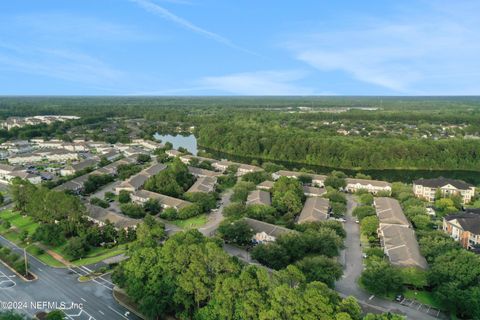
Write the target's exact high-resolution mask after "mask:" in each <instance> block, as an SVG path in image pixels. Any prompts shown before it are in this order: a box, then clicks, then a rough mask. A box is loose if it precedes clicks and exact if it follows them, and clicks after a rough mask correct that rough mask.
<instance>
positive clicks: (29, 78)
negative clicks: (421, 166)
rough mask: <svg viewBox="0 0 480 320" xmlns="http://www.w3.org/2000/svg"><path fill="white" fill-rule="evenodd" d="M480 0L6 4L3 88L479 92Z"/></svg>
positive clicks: (0, 7)
mask: <svg viewBox="0 0 480 320" xmlns="http://www.w3.org/2000/svg"><path fill="white" fill-rule="evenodd" d="M479 12H480V1H476V0H472V1H465V0H455V1H451V0H422V1H413V0H402V1H398V0H381V1H380V0H378V1H377V0H372V1H357V0H350V1H346V0H344V1H342V0H339V1H327V0H300V1H278V0H276V1H274V0H261V1H259V0H242V1H233V0H68V1H65V0H42V1H38V0H28V1H27V0H16V1H1V2H0V94H2V95H478V94H480V18H479V17H480V16H479Z"/></svg>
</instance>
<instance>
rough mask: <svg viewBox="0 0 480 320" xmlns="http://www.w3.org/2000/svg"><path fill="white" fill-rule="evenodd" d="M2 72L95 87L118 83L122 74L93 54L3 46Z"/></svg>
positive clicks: (1, 53)
mask: <svg viewBox="0 0 480 320" xmlns="http://www.w3.org/2000/svg"><path fill="white" fill-rule="evenodd" d="M0 49H3V50H2V52H0V70H12V71H15V72H21V73H26V74H34V75H40V76H45V77H50V78H56V79H62V80H66V81H71V82H78V83H83V84H88V85H92V86H106V85H115V84H118V83H119V81H120V80H121V79H123V78H124V74H123V72H121V71H119V70H117V69H115V68H112V67H110V66H109V65H108V64H106V63H105V62H103V61H101V60H99V59H97V58H95V57H92V56H90V55H87V54H84V53H81V52H76V51H71V50H60V49H46V48H38V47H23V46H15V45H10V44H5V43H0Z"/></svg>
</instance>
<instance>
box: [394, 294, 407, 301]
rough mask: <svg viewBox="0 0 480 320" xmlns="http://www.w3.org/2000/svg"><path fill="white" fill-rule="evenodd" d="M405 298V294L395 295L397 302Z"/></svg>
mask: <svg viewBox="0 0 480 320" xmlns="http://www.w3.org/2000/svg"><path fill="white" fill-rule="evenodd" d="M404 299H405V297H404V296H403V294H397V295H396V296H395V301H397V302H402V301H403V300H404Z"/></svg>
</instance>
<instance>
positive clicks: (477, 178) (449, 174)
mask: <svg viewBox="0 0 480 320" xmlns="http://www.w3.org/2000/svg"><path fill="white" fill-rule="evenodd" d="M201 148H202V150H205V151H206V152H208V153H210V154H211V155H212V156H213V157H214V158H216V159H228V160H231V161H237V162H243V163H251V162H252V160H256V161H257V162H258V163H259V164H261V163H263V162H274V163H277V164H281V165H283V166H284V167H285V168H287V169H289V170H300V169H301V168H305V169H310V170H312V171H314V172H316V173H319V174H329V173H330V172H331V171H332V170H339V171H343V172H344V173H346V174H347V175H349V176H355V174H356V173H358V172H361V173H364V174H368V175H370V176H371V177H372V178H373V179H375V180H385V181H390V182H395V181H400V182H405V183H412V181H413V180H416V179H420V178H426V179H429V178H438V177H444V178H451V179H460V180H464V181H467V182H469V183H472V184H474V185H480V172H478V171H466V170H408V169H365V170H351V169H350V170H349V169H342V168H334V167H323V166H317V165H309V164H302V163H293V162H286V161H278V160H265V159H261V158H256V157H244V156H237V155H231V154H228V153H224V152H219V151H216V150H212V149H209V148H206V147H201Z"/></svg>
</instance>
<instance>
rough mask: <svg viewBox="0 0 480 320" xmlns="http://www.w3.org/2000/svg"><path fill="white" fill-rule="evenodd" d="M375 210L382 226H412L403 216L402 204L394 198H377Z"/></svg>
mask: <svg viewBox="0 0 480 320" xmlns="http://www.w3.org/2000/svg"><path fill="white" fill-rule="evenodd" d="M375 209H376V211H377V216H378V220H379V222H380V224H382V223H383V224H398V225H404V226H410V223H409V222H408V220H407V218H406V217H405V215H404V214H403V210H402V207H401V206H400V203H399V202H398V201H397V200H395V199H392V198H388V197H378V198H375Z"/></svg>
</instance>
